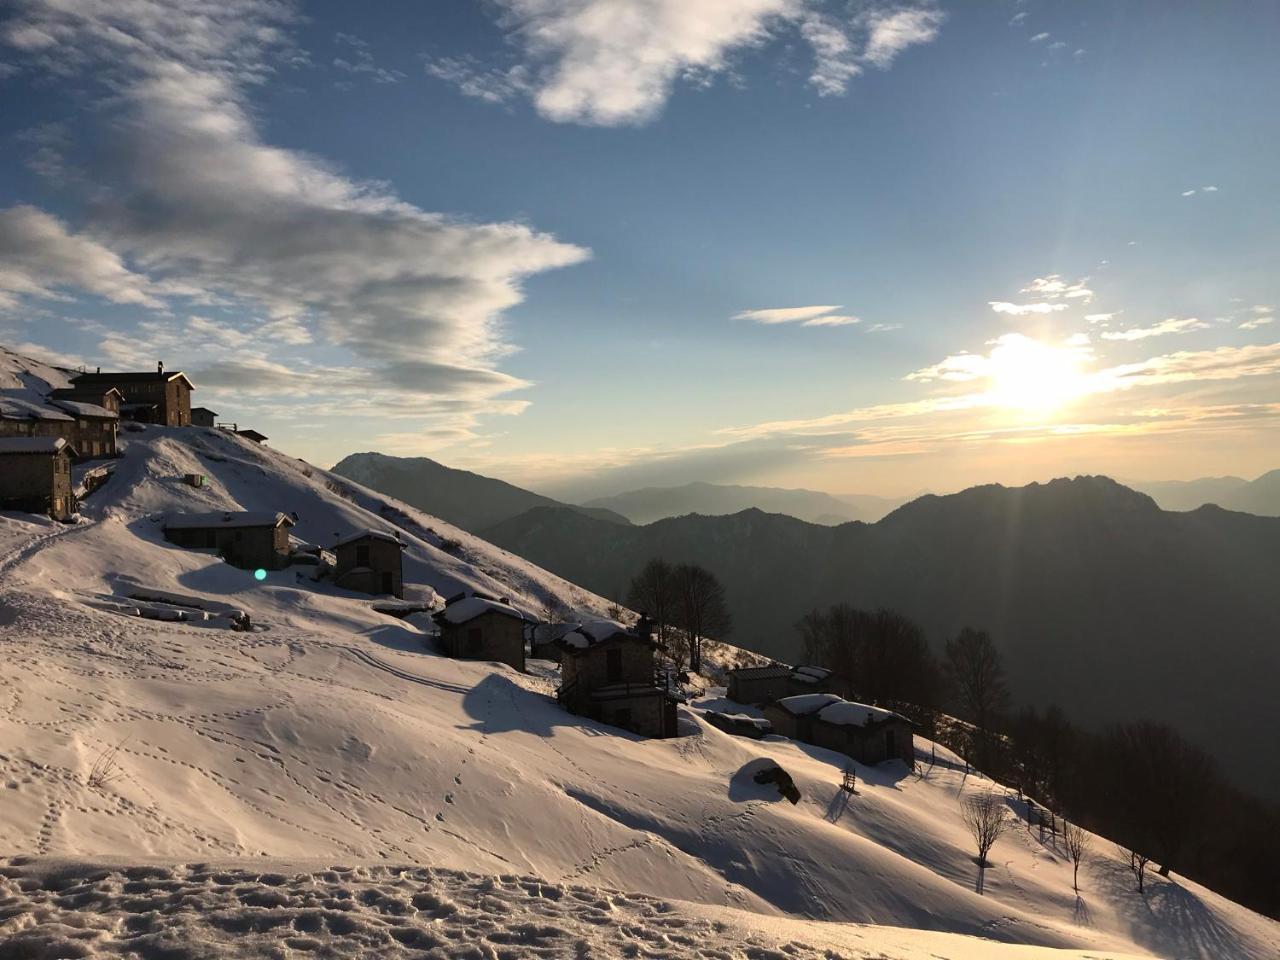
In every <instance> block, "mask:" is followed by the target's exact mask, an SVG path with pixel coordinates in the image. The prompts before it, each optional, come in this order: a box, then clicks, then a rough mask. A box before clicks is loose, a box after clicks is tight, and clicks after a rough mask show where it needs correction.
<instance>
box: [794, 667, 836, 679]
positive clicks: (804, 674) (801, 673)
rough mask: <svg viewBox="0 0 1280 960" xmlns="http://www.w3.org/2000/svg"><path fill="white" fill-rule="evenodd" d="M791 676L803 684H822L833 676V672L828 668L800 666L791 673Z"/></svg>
mask: <svg viewBox="0 0 1280 960" xmlns="http://www.w3.org/2000/svg"><path fill="white" fill-rule="evenodd" d="M791 676H792V677H793V678H794V679H796V680H799V681H800V682H801V683H821V682H822V681H823V680H826V679H827V677H829V676H831V671H830V670H828V669H827V668H826V667H811V666H798V667H796V668H795V669H794V670H793V671H792V672H791Z"/></svg>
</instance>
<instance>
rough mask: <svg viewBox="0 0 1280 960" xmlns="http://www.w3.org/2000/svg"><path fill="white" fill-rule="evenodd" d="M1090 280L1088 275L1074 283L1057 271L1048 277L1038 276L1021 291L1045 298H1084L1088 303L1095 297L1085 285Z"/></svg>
mask: <svg viewBox="0 0 1280 960" xmlns="http://www.w3.org/2000/svg"><path fill="white" fill-rule="evenodd" d="M1088 282H1089V278H1088V277H1083V278H1081V279H1080V280H1076V281H1075V282H1074V283H1073V282H1070V281H1067V280H1064V279H1063V278H1062V277H1061V276H1059V275H1058V274H1056V273H1051V274H1049V275H1048V276H1047V277H1036V278H1035V279H1034V280H1032V281H1031V282H1030V283H1028V284H1027V285H1026V286H1025V287H1023V288H1022V289H1021V290H1020V291H1019V292H1020V293H1029V294H1031V295H1032V296H1034V297H1039V298H1040V299H1043V300H1058V299H1061V298H1066V299H1068V300H1083V301H1084V302H1085V303H1088V302H1090V301H1091V300H1092V299H1093V291H1092V290H1090V289H1089V288H1088V287H1086V286H1085V284H1086V283H1088Z"/></svg>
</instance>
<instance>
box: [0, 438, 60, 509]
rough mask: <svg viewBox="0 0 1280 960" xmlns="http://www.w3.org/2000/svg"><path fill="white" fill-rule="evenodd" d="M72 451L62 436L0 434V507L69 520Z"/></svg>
mask: <svg viewBox="0 0 1280 960" xmlns="http://www.w3.org/2000/svg"><path fill="white" fill-rule="evenodd" d="M74 454H75V448H73V447H72V446H71V445H70V444H69V443H67V441H66V440H64V439H63V438H62V437H0V509H4V510H22V511H26V512H29V513H47V514H48V515H49V516H50V517H52V518H53V519H54V520H62V521H66V520H70V519H71V517H72V515H73V514H74V513H75V512H76V507H77V504H76V497H75V489H74V486H73V485H72V482H71V460H72V457H73V456H74Z"/></svg>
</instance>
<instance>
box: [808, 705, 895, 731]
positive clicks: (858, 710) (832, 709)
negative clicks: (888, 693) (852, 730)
mask: <svg viewBox="0 0 1280 960" xmlns="http://www.w3.org/2000/svg"><path fill="white" fill-rule="evenodd" d="M896 716H898V714H896V713H894V712H893V711H892V710H885V709H884V708H883V707H873V706H870V705H869V704H865V703H853V702H852V701H849V700H841V701H840V702H839V703H833V704H831V705H830V706H827V707H823V708H822V709H821V710H819V711H818V717H819V719H821V720H825V721H826V722H827V723H836V724H839V725H840V726H842V727H865V726H868V725H870V724H873V723H879V722H880V721H881V720H888V719H889V718H890V717H896Z"/></svg>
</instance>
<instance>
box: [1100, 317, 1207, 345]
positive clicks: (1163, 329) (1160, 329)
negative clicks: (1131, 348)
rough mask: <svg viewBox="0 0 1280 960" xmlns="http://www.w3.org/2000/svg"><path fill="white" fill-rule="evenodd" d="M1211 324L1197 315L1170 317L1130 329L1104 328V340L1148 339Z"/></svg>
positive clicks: (1199, 328) (1203, 327)
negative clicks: (1179, 317) (1181, 317)
mask: <svg viewBox="0 0 1280 960" xmlns="http://www.w3.org/2000/svg"><path fill="white" fill-rule="evenodd" d="M1208 326H1209V324H1207V323H1205V322H1204V321H1203V320H1199V319H1197V318H1196V317H1186V318H1184V319H1181V320H1179V319H1178V318H1177V317H1170V318H1169V319H1167V320H1161V321H1160V322H1159V323H1156V324H1153V325H1152V326H1149V327H1132V328H1130V329H1128V330H1104V331H1103V333H1102V339H1103V340H1147V339H1149V338H1151V337H1163V336H1168V335H1169V334H1172V333H1191V332H1192V331H1193V330H1204V329H1206V328H1207V327H1208Z"/></svg>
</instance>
